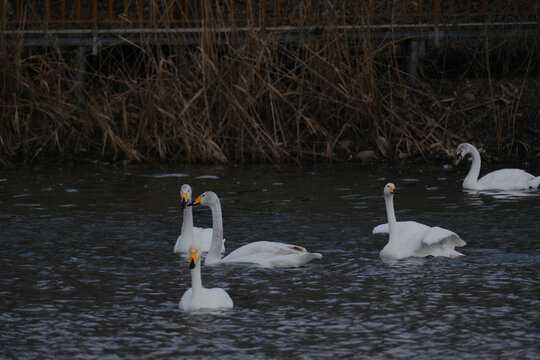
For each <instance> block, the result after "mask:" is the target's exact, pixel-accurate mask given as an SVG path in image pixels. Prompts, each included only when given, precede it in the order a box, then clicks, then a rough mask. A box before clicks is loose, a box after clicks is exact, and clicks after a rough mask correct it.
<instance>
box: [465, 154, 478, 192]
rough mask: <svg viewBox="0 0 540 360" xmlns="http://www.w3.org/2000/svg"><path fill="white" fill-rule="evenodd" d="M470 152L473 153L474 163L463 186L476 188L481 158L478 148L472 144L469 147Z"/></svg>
mask: <svg viewBox="0 0 540 360" xmlns="http://www.w3.org/2000/svg"><path fill="white" fill-rule="evenodd" d="M469 153H470V154H471V158H472V165H471V169H470V170H469V173H468V174H467V176H466V177H465V179H464V180H463V188H464V189H473V190H474V189H478V176H479V175H480V164H481V159H480V154H479V153H478V150H476V148H474V147H472V146H471V147H470V148H469Z"/></svg>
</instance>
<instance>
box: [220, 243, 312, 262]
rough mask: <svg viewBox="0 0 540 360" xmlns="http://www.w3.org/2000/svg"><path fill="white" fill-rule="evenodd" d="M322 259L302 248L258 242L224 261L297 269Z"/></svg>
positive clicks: (230, 255) (235, 252) (237, 251)
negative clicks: (314, 260)
mask: <svg viewBox="0 0 540 360" xmlns="http://www.w3.org/2000/svg"><path fill="white" fill-rule="evenodd" d="M320 258H322V255H321V254H318V253H309V252H308V251H307V250H306V249H305V248H303V247H301V246H297V245H290V244H283V243H278V242H271V241H256V242H253V243H249V244H247V245H244V246H242V247H240V248H238V249H236V250H234V251H233V252H232V253H230V254H229V255H227V256H226V257H225V258H223V259H222V261H223V262H244V263H253V264H257V265H259V266H263V267H297V266H302V265H304V264H306V263H307V262H309V261H311V260H313V259H320Z"/></svg>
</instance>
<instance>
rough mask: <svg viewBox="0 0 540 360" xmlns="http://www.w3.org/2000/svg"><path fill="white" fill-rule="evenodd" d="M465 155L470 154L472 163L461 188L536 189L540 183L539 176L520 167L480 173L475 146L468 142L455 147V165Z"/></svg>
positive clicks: (479, 160) (479, 162) (479, 161)
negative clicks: (484, 173)
mask: <svg viewBox="0 0 540 360" xmlns="http://www.w3.org/2000/svg"><path fill="white" fill-rule="evenodd" d="M467 155H471V158H472V165H471V169H470V170H469V173H468V174H467V176H466V177H465V180H463V189H466V190H527V189H537V188H538V187H539V185H540V176H536V177H535V176H534V175H532V174H529V173H528V172H526V171H524V170H521V169H500V170H496V171H493V172H490V173H489V174H486V175H484V176H483V177H482V178H480V179H478V176H479V175H480V166H481V161H482V160H481V158H480V154H479V153H478V150H477V149H476V147H474V146H473V145H471V144H469V143H462V144H459V146H458V147H457V149H456V166H457V165H458V164H459V162H460V161H461V160H462V159H464V158H465V157H466V156H467Z"/></svg>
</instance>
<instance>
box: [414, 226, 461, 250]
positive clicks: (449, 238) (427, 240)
mask: <svg viewBox="0 0 540 360" xmlns="http://www.w3.org/2000/svg"><path fill="white" fill-rule="evenodd" d="M422 242H423V243H424V244H426V245H434V244H441V245H442V244H444V245H448V246H452V247H454V246H465V245H467V244H466V243H465V241H463V240H462V239H461V238H460V237H459V236H458V234H456V233H455V232H453V231H450V230H447V229H443V228H441V227H438V226H434V227H432V228H429V229H428V230H427V231H426V232H425V233H424V236H423V237H422Z"/></svg>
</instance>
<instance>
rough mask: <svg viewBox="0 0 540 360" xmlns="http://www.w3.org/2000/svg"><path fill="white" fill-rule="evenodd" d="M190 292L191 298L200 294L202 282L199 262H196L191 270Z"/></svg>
mask: <svg viewBox="0 0 540 360" xmlns="http://www.w3.org/2000/svg"><path fill="white" fill-rule="evenodd" d="M191 289H192V290H191V291H192V292H193V296H199V295H200V294H201V293H202V289H203V286H202V280H201V262H200V260H198V261H197V264H195V267H194V268H193V269H191Z"/></svg>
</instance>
